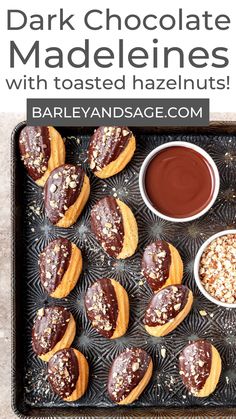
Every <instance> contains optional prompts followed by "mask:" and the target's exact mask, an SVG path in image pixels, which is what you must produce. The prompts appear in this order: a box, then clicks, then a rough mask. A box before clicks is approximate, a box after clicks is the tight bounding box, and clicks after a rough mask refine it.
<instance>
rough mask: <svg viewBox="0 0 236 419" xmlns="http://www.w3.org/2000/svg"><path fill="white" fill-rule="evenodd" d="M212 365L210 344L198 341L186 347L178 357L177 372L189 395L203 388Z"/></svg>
mask: <svg viewBox="0 0 236 419" xmlns="http://www.w3.org/2000/svg"><path fill="white" fill-rule="evenodd" d="M211 363H212V348H211V344H210V343H209V342H207V341H205V340H198V341H196V342H194V343H191V344H190V345H188V346H186V347H185V348H184V349H183V351H182V352H181V354H180V357H179V370H180V375H181V377H182V380H183V383H184V384H185V386H186V387H187V388H188V390H189V391H190V392H191V393H193V394H194V393H197V392H198V391H199V390H201V389H202V388H203V387H204V384H205V382H206V380H207V378H208V377H209V374H210V371H211Z"/></svg>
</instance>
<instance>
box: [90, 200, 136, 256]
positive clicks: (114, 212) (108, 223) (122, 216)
mask: <svg viewBox="0 0 236 419" xmlns="http://www.w3.org/2000/svg"><path fill="white" fill-rule="evenodd" d="M91 229H92V232H93V233H94V234H95V236H96V238H97V240H98V242H99V243H100V245H101V246H102V247H103V249H104V250H105V252H106V253H107V254H108V255H109V256H111V257H113V258H116V259H125V258H127V257H130V256H132V255H133V254H134V252H135V250H136V248H137V245H138V227H137V222H136V220H135V217H134V215H133V213H132V211H131V210H130V208H129V207H128V206H127V205H126V204H125V203H124V202H122V201H120V200H119V199H115V198H114V197H113V196H106V197H105V198H102V199H100V201H98V202H97V203H96V204H95V205H94V206H93V208H92V210H91Z"/></svg>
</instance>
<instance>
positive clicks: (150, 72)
mask: <svg viewBox="0 0 236 419" xmlns="http://www.w3.org/2000/svg"><path fill="white" fill-rule="evenodd" d="M5 4H6V6H1V14H0V35H1V74H0V89H1V90H0V91H1V103H0V111H2V112H10V111H15V112H24V111H25V107H26V98H27V97H48V98H53V97H63V98H65V97H78V98H79V97H124V91H118V90H115V91H114V90H110V91H109V90H105V91H96V90H93V91H81V90H79V91H75V90H68V91H65V90H61V91H56V90H55V89H52V88H51V89H48V90H47V91H44V90H39V91H33V90H29V89H28V90H26V91H25V90H20V91H16V90H12V91H9V90H8V88H7V85H6V83H5V79H6V78H9V79H11V78H13V77H15V78H20V77H22V76H23V75H24V74H26V75H31V76H35V75H37V74H40V76H41V77H44V78H48V79H53V77H55V76H56V75H57V76H58V77H62V78H73V79H75V78H94V77H96V76H100V77H103V78H106V77H107V78H109V77H110V78H118V77H120V76H121V75H122V74H126V77H127V80H129V79H130V78H131V77H132V74H134V73H135V74H136V76H137V77H139V78H154V79H155V78H175V77H177V75H178V74H181V75H182V76H183V77H186V78H188V77H191V78H196V77H201V78H204V77H206V78H208V77H210V76H213V77H215V78H224V77H226V76H227V75H229V76H230V90H223V91H221V90H215V91H211V90H210V89H209V90H208V91H197V90H196V91H195V92H193V91H188V92H186V91H181V92H179V91H178V90H171V91H170V90H169V91H162V92H158V91H155V90H154V91H152V90H149V91H145V92H141V91H138V90H137V91H132V90H131V89H130V88H127V89H126V91H125V97H147V98H148V97H152V98H155V97H210V110H211V112H235V111H236V99H235V98H236V52H235V51H236V49H235V42H236V25H235V10H236V4H235V1H234V0H230V1H226V2H222V1H219V0H215V1H210V0H208V1H207V0H205V1H204V0H198V1H197V2H190V1H189V0H182V1H178V2H177V1H174V0H165V1H163V2H160V1H156V0H148V1H145V2H144V1H139V2H137V0H136V1H135V0H129V1H123V0H122V1H119V2H114V1H108V0H106V1H104V0H103V1H98V0H86V1H84V2H82V1H78V0H76V1H75V0H72V1H67V2H65V1H62V0H51V1H45V0H41V3H40V2H38V1H37V2H33V1H28V0H26V1H19V0H17V1H15V0H12V1H7V2H5ZM60 7H63V9H64V11H65V15H67V14H70V13H74V14H75V20H73V22H76V24H77V28H78V29H77V30H75V31H70V30H69V29H66V30H64V31H60V30H59V25H56V24H55V27H54V29H53V30H52V31H48V30H47V25H46V23H47V20H46V19H45V29H44V31H32V30H31V29H29V26H27V27H26V28H24V29H22V30H20V31H7V9H21V10H23V11H24V12H25V13H26V14H27V15H28V16H30V15H31V14H37V13H39V14H42V15H43V16H45V17H46V16H47V14H48V13H53V14H54V13H59V8H60ZM106 7H109V8H110V9H111V11H112V12H113V13H117V14H119V15H121V16H123V17H125V16H127V15H128V14H130V13H135V14H138V15H139V16H140V17H142V16H145V15H146V14H149V13H154V14H156V15H157V16H160V15H162V14H165V13H169V14H172V15H177V12H178V9H179V8H180V7H182V8H183V11H184V14H185V15H187V14H192V13H194V14H199V15H201V14H202V13H204V11H205V10H208V11H209V12H211V13H212V14H213V15H214V16H216V15H218V14H227V15H229V16H230V18H231V25H230V29H229V30H227V31H219V30H216V29H215V30H214V31H207V30H205V29H204V28H203V29H202V30H201V31H188V30H185V31H184V30H183V31H182V32H181V31H178V30H177V29H172V30H170V31H163V30H160V29H157V30H155V31H147V30H145V29H139V30H136V31H129V30H127V29H125V28H124V29H123V30H122V31H118V30H117V29H113V30H112V31H109V32H108V31H106V30H103V31H102V30H101V31H90V30H89V29H86V27H85V25H84V23H83V17H84V14H85V13H86V12H87V11H88V10H89V9H91V8H96V9H100V10H105V9H106ZM100 20H101V23H104V20H103V18H100ZM29 21H30V19H29ZM57 22H58V21H57ZM84 38H90V43H91V51H92V53H93V52H94V50H95V49H97V48H99V47H102V46H107V47H110V48H112V49H113V51H114V53H115V55H117V54H116V51H117V45H118V39H119V38H124V40H125V51H128V50H129V49H131V48H133V47H138V46H141V47H144V48H146V49H147V50H149V46H150V47H151V46H152V45H153V43H152V40H153V38H157V39H158V40H159V42H158V45H159V47H160V48H161V47H163V46H167V47H171V46H178V47H181V48H182V49H183V50H184V51H185V52H188V51H190V50H191V49H192V48H194V47H197V46H201V47H204V48H206V49H208V50H209V51H211V50H212V49H213V48H215V47H219V46H223V47H226V48H228V49H229V53H228V57H229V58H230V65H229V66H228V67H226V68H225V69H215V68H213V67H210V66H209V67H207V68H204V69H194V68H193V67H192V66H191V65H190V64H186V66H185V68H184V69H179V67H178V64H177V62H176V63H174V61H172V65H171V67H170V68H169V69H163V66H160V68H158V69H152V68H151V67H150V68H149V69H147V68H144V69H134V68H132V67H131V66H129V65H128V64H127V61H126V66H125V67H124V68H123V69H119V68H118V66H117V64H115V65H114V66H112V67H111V68H110V69H99V68H98V67H97V66H95V65H92V60H91V66H90V68H89V69H75V68H72V67H71V66H69V65H68V64H67V62H66V59H65V66H64V68H63V69H49V68H46V67H45V66H44V57H45V56H46V54H45V53H44V50H45V49H46V48H48V47H52V46H57V47H60V48H61V49H63V50H64V51H65V58H66V52H68V50H69V49H70V48H73V47H76V46H83V45H84ZM10 40H14V41H15V42H16V44H17V45H18V47H19V49H20V50H21V51H22V53H24V54H26V53H27V52H28V51H29V49H30V48H31V46H32V44H33V42H34V41H35V40H39V41H40V46H41V66H40V68H39V69H35V68H34V67H33V65H32V64H29V63H28V64H27V66H24V65H23V64H21V63H20V62H19V60H18V61H17V63H18V65H17V67H16V68H14V69H10V64H9V56H10V54H9V49H10V48H9V42H10ZM91 56H92V55H91ZM186 57H187V54H186ZM114 62H116V63H117V61H116V60H114ZM186 62H187V60H186Z"/></svg>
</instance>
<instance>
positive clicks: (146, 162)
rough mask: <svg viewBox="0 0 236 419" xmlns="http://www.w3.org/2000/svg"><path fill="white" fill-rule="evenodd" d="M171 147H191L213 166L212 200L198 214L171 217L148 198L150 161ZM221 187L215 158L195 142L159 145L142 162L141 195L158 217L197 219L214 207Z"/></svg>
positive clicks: (172, 142) (173, 219) (140, 173)
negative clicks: (146, 183) (146, 188)
mask: <svg viewBox="0 0 236 419" xmlns="http://www.w3.org/2000/svg"><path fill="white" fill-rule="evenodd" d="M169 147H187V148H191V149H192V150H194V151H196V152H197V153H199V154H201V155H202V156H203V157H204V158H205V159H206V160H207V161H208V163H209V165H210V166H211V168H212V171H213V174H214V181H215V188H214V192H213V194H212V198H211V201H210V202H209V204H208V205H207V206H206V207H205V208H203V210H202V211H200V212H198V213H197V214H194V215H192V216H191V217H186V218H173V217H169V216H167V215H165V214H162V213H161V212H159V211H158V210H157V209H156V208H155V207H153V205H152V203H151V202H150V200H149V198H148V195H147V193H146V190H145V174H146V170H147V167H148V165H149V163H150V161H151V160H152V159H153V158H154V157H155V156H156V155H157V154H158V153H159V152H160V151H162V150H164V149H165V148H169ZM219 188H220V177H219V172H218V169H217V167H216V164H215V162H214V160H213V159H212V158H211V156H210V155H209V154H208V153H207V152H206V151H205V150H203V149H202V148H201V147H198V146H197V145H195V144H191V143H187V142H185V141H171V142H169V143H165V144H162V145H160V146H159V147H156V148H155V149H154V150H152V151H151V153H149V154H148V156H147V157H146V158H145V160H144V161H143V163H142V166H141V169H140V172H139V189H140V193H141V196H142V198H143V200H144V202H145V204H146V205H147V207H148V208H149V209H150V210H151V211H152V212H153V213H154V214H156V215H157V216H158V217H160V218H163V219H164V220H168V221H174V222H177V223H180V222H187V221H192V220H195V219H196V218H199V217H201V216H202V215H203V214H205V213H206V212H207V211H208V210H209V209H210V208H211V207H212V205H213V204H214V202H215V200H216V198H217V195H218V193H219Z"/></svg>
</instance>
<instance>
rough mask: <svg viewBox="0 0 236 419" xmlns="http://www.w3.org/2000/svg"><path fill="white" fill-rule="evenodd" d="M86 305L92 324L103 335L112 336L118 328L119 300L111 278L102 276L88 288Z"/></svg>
mask: <svg viewBox="0 0 236 419" xmlns="http://www.w3.org/2000/svg"><path fill="white" fill-rule="evenodd" d="M85 306H86V311H87V316H88V318H89V320H90V321H91V323H92V326H93V327H94V328H95V329H96V330H97V331H98V332H99V333H100V334H101V335H103V336H105V337H106V338H110V337H111V336H112V335H113V334H114V331H115V329H116V323H117V317H118V302H117V298H116V292H115V289H114V287H113V284H112V282H111V280H110V279H109V278H102V279H101V280H99V281H97V282H95V283H94V284H93V285H92V286H91V287H90V288H89V289H88V291H87V293H86V296H85Z"/></svg>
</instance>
